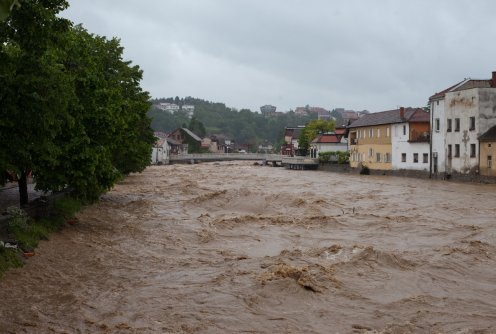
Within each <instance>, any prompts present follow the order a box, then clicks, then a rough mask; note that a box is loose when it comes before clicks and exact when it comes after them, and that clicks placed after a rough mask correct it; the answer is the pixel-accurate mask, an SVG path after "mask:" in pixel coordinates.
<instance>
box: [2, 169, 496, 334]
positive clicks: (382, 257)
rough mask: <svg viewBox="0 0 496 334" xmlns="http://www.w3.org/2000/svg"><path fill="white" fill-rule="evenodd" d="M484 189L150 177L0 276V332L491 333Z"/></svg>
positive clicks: (189, 174) (235, 176)
mask: <svg viewBox="0 0 496 334" xmlns="http://www.w3.org/2000/svg"><path fill="white" fill-rule="evenodd" d="M495 204H496V186H494V185H481V184H460V183H451V182H445V181H429V180H417V179H408V178H394V177H383V176H358V175H344V174H334V173H327V172H320V171H290V170H285V169H282V168H272V167H261V166H254V165H252V164H251V163H208V164H198V165H173V166H157V167H150V168H148V169H147V170H146V171H145V172H143V173H142V174H136V175H132V176H130V177H128V178H127V179H126V180H125V181H124V182H121V183H120V184H119V185H117V186H116V187H115V189H113V190H112V191H111V192H109V193H108V194H106V195H105V196H103V198H102V200H101V202H100V203H98V204H96V205H93V206H91V207H87V208H85V209H84V210H82V211H81V212H80V213H79V215H78V216H79V219H80V222H79V223H78V224H77V225H74V226H67V228H65V229H64V230H63V231H61V232H59V233H56V234H54V235H53V236H52V237H51V239H50V241H47V242H42V243H41V244H40V247H39V248H38V249H37V255H36V256H35V257H33V258H30V259H29V260H27V264H26V265H25V266H24V267H23V268H20V269H15V270H11V271H9V272H8V273H7V274H6V275H5V276H4V277H3V278H2V279H0V333H197V332H198V333H240V332H248V333H496V206H495Z"/></svg>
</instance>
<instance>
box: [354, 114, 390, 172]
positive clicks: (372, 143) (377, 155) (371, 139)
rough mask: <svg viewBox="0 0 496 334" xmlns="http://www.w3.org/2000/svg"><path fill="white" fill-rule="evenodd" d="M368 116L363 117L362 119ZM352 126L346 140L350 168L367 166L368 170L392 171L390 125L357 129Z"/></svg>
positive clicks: (376, 125) (367, 126) (366, 126)
mask: <svg viewBox="0 0 496 334" xmlns="http://www.w3.org/2000/svg"><path fill="white" fill-rule="evenodd" d="M369 115H373V114H369ZM369 115H365V116H363V118H365V117H367V116H369ZM361 120H362V119H359V120H358V121H356V122H359V121H361ZM356 122H355V123H356ZM353 125H354V124H351V125H350V132H349V140H348V143H349V150H350V166H351V167H354V168H357V167H358V168H360V167H361V166H367V167H368V168H370V169H380V170H389V169H392V165H391V147H392V145H391V125H390V124H375V125H363V126H358V127H353Z"/></svg>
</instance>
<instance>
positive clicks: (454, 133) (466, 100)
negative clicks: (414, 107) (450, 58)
mask: <svg viewBox="0 0 496 334" xmlns="http://www.w3.org/2000/svg"><path fill="white" fill-rule="evenodd" d="M429 103H430V107H431V114H432V116H431V122H432V156H433V160H432V172H433V173H434V174H441V173H447V174H451V173H452V172H457V173H462V174H469V173H479V139H478V138H479V137H480V136H481V135H483V134H484V133H486V132H487V131H488V130H489V129H490V128H491V127H493V126H495V125H496V72H493V73H492V78H491V79H486V80H473V79H465V80H463V81H461V82H459V83H458V84H456V85H453V86H451V87H449V88H447V89H445V90H443V91H442V92H440V93H436V94H434V95H433V96H431V97H430V98H429Z"/></svg>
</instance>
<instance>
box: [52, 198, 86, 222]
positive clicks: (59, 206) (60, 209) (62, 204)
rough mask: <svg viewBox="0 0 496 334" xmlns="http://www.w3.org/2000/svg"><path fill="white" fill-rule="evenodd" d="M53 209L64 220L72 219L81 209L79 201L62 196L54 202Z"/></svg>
mask: <svg viewBox="0 0 496 334" xmlns="http://www.w3.org/2000/svg"><path fill="white" fill-rule="evenodd" d="M55 209H56V210H57V213H58V214H61V215H62V216H64V217H66V218H69V217H74V215H75V214H76V212H78V211H79V210H80V209H81V201H80V200H78V199H77V198H74V197H69V196H64V197H62V198H59V199H57V200H56V201H55Z"/></svg>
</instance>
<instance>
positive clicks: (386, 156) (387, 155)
mask: <svg viewBox="0 0 496 334" xmlns="http://www.w3.org/2000/svg"><path fill="white" fill-rule="evenodd" d="M384 162H391V154H389V153H386V154H384Z"/></svg>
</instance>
